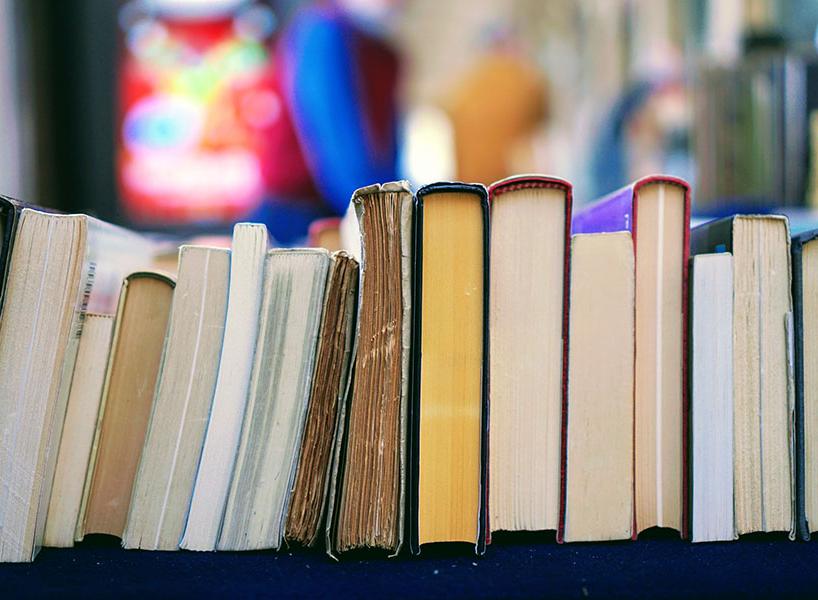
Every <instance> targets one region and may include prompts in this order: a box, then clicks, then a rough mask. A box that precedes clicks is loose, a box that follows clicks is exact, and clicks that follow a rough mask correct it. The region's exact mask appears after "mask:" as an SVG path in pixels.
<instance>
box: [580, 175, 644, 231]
mask: <svg viewBox="0 0 818 600" xmlns="http://www.w3.org/2000/svg"><path fill="white" fill-rule="evenodd" d="M633 198H634V186H633V185H629V186H627V187H624V188H622V189H620V190H617V191H616V192H613V193H612V194H608V195H607V196H605V197H603V198H601V199H600V200H597V201H596V202H593V203H591V204H589V205H588V206H586V207H585V208H583V209H581V210H580V211H578V212H576V213H574V219H573V221H572V224H571V225H572V233H607V232H612V231H630V232H631V233H633V221H634V219H633Z"/></svg>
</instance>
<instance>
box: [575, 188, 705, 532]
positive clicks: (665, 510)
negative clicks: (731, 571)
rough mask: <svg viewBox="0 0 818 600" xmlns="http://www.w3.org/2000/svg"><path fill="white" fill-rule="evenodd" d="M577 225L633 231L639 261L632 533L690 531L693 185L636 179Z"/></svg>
mask: <svg viewBox="0 0 818 600" xmlns="http://www.w3.org/2000/svg"><path fill="white" fill-rule="evenodd" d="M573 231H574V233H597V232H606V231H630V232H631V234H632V236H633V251H634V255H635V265H636V278H635V286H636V292H635V293H636V296H635V298H636V323H635V327H636V334H635V335H636V341H635V343H636V366H635V379H634V385H635V388H634V396H635V411H636V412H635V415H636V416H635V419H636V421H635V425H634V427H635V439H636V445H635V448H634V451H635V453H636V454H635V455H636V458H635V466H634V469H635V481H636V499H635V501H636V533H637V534H638V533H639V532H641V531H644V530H645V529H647V528H649V527H668V528H671V529H676V530H679V531H680V533H681V534H682V536H683V537H687V515H686V512H687V511H686V509H687V504H688V502H687V496H686V493H687V487H688V486H687V476H688V468H687V464H686V455H685V453H684V452H683V450H682V449H683V448H685V447H686V445H687V439H686V438H687V413H688V408H687V401H686V398H687V335H688V332H687V296H688V293H687V269H688V256H689V231H690V188H689V186H688V185H687V183H685V182H684V181H682V180H680V179H676V178H673V177H668V176H664V175H656V176H651V177H645V178H643V179H639V180H637V181H636V182H634V183H633V184H631V185H630V186H628V187H626V188H624V189H622V190H619V191H617V192H614V193H613V194H611V195H609V196H606V197H605V198H602V199H601V200H599V201H597V202H595V203H593V204H591V205H590V206H588V207H587V208H585V209H583V210H582V211H580V212H578V213H575V214H574V219H573Z"/></svg>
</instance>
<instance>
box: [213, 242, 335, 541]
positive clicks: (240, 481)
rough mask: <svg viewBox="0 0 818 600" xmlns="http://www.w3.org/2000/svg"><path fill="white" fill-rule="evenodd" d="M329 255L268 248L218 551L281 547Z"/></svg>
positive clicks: (306, 250)
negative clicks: (239, 438) (251, 373)
mask: <svg viewBox="0 0 818 600" xmlns="http://www.w3.org/2000/svg"><path fill="white" fill-rule="evenodd" d="M329 263H330V257H329V252H327V251H326V250H323V249H288V250H270V252H269V253H268V255H267V259H266V263H265V269H264V299H263V302H262V305H261V316H260V319H259V332H258V341H257V343H256V351H255V359H254V361H253V375H252V378H251V383H250V391H249V394H248V398H247V408H246V409H245V413H244V422H243V425H242V430H241V441H240V444H239V450H238V453H237V455H236V463H235V467H234V470H233V478H232V481H231V484H230V494H229V495H228V498H227V505H226V507H225V511H224V522H223V524H222V528H221V534H220V536H219V543H218V549H219V550H254V549H262V548H276V549H277V548H278V547H279V546H280V545H281V540H282V538H283V535H284V520H285V518H286V516H287V506H288V502H289V499H290V490H291V489H292V485H293V479H294V478H295V469H296V464H297V462H298V456H299V449H300V446H301V438H302V433H303V430H304V418H305V416H306V414H307V404H308V402H309V398H310V390H311V388H312V378H313V368H314V365H315V349H316V344H317V342H318V333H319V329H320V326H321V317H322V314H321V313H322V310H323V307H324V290H325V289H326V283H327V274H328V272H329Z"/></svg>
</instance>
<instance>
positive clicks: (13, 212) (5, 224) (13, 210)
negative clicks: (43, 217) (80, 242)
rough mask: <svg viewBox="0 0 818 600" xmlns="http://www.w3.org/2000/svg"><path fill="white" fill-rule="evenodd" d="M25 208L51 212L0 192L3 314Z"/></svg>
mask: <svg viewBox="0 0 818 600" xmlns="http://www.w3.org/2000/svg"><path fill="white" fill-rule="evenodd" d="M24 208H30V209H35V210H39V211H41V212H50V211H49V210H48V209H46V208H41V207H37V206H33V205H30V204H26V203H24V202H20V201H19V200H15V199H14V198H10V197H8V196H3V195H2V194H0V314H2V310H3V300H4V298H5V288H6V278H7V276H8V272H9V265H10V262H11V250H12V248H13V247H14V237H15V235H16V233H17V225H18V223H19V222H20V214H21V213H22V212H23V209H24Z"/></svg>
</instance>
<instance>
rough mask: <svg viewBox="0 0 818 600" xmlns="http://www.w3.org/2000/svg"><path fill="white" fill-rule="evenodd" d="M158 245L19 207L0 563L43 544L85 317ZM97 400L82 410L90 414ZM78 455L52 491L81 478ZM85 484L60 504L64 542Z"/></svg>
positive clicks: (1, 447)
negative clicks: (63, 483) (71, 467)
mask: <svg viewBox="0 0 818 600" xmlns="http://www.w3.org/2000/svg"><path fill="white" fill-rule="evenodd" d="M155 250H156V248H155V246H154V245H153V244H152V243H151V242H150V241H148V240H147V239H145V238H143V237H141V236H139V235H137V234H135V233H133V232H130V231H127V230H124V229H120V228H119V227H114V226H113V225H109V224H107V223H104V222H102V221H98V220H97V219H94V218H92V217H88V216H86V215H58V214H50V213H43V212H40V211H37V210H32V209H25V210H23V211H22V213H21V216H20V221H19V225H18V227H17V233H16V237H15V242H14V247H13V250H12V255H11V261H10V264H9V270H8V281H7V284H6V290H5V294H6V296H5V304H4V307H3V319H2V322H0V382H2V385H0V562H25V561H30V560H32V559H33V557H34V555H35V554H36V553H37V551H38V550H39V548H40V546H41V545H42V543H43V540H44V537H45V528H46V517H47V516H49V504H50V499H51V496H52V485H53V482H54V480H55V477H54V476H55V472H56V471H57V463H58V454H59V453H60V451H61V450H62V448H61V437H62V433H63V423H64V420H65V416H66V412H68V411H70V410H72V409H70V408H69V406H68V405H69V396H70V391H71V389H72V380H73V378H74V376H75V374H76V375H77V376H78V377H82V375H81V374H78V373H75V369H74V367H75V365H76V363H77V355H78V352H79V350H80V338H81V336H82V333H83V326H84V324H85V321H86V316H87V315H88V314H110V312H111V311H112V306H115V305H116V301H117V293H118V289H119V285H120V283H121V281H122V278H123V277H124V275H125V274H127V273H128V272H129V271H131V270H133V269H134V268H135V267H140V266H141V267H144V266H146V265H147V264H149V263H150V261H151V260H152V256H153V252H154V251H155ZM96 400H97V399H96V398H93V397H92V398H90V401H91V405H92V406H91V407H90V410H89V411H87V412H86V411H82V412H83V413H84V414H86V416H87V418H88V419H90V420H91V421H93V419H94V418H95V412H94V406H93V404H94V402H95V401H96ZM75 401H76V398H75V399H71V400H70V402H71V403H74V402H75ZM87 432H88V429H85V433H86V435H87ZM72 433H73V432H72ZM68 441H71V440H68ZM81 442H82V443H80V444H79V445H80V446H82V447H83V448H84V449H87V446H88V444H87V439H85V440H81ZM77 458H78V460H76V461H72V465H73V466H76V472H74V471H72V474H71V475H70V476H69V477H68V478H64V477H58V478H57V485H58V488H57V489H56V492H55V493H56V494H57V496H58V498H63V495H64V494H65V492H66V490H65V488H64V487H63V486H61V485H60V484H61V482H66V481H73V480H74V479H75V478H80V479H82V478H83V477H84V475H85V465H86V463H87V455H85V456H82V455H79V456H78V457H77ZM81 490H82V486H81V485H77V486H73V488H72V490H71V499H70V502H68V503H66V505H65V508H66V512H65V515H67V518H66V519H64V520H63V522H64V523H65V524H66V532H67V534H66V535H67V537H68V538H69V540H70V536H71V533H72V528H73V518H74V517H75V516H76V510H77V505H78V502H79V493H80V492H81Z"/></svg>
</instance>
